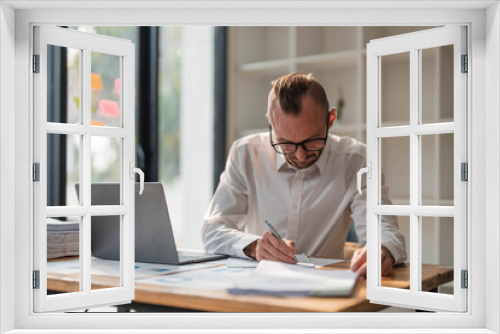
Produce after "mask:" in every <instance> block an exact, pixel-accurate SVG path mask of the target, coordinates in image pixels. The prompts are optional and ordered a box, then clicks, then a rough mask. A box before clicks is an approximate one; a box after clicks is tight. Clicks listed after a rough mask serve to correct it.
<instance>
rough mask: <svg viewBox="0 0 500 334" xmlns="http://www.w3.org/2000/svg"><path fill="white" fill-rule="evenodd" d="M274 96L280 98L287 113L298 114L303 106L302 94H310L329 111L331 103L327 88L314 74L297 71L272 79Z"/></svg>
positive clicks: (320, 105)
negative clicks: (327, 95)
mask: <svg viewBox="0 0 500 334" xmlns="http://www.w3.org/2000/svg"><path fill="white" fill-rule="evenodd" d="M271 84H272V86H273V88H272V92H273V94H274V98H276V97H277V98H278V101H279V104H280V107H281V109H282V110H283V112H284V113H286V114H294V115H297V114H299V113H300V111H301V108H302V103H301V101H302V96H304V95H305V94H308V95H309V96H310V97H311V98H312V99H313V100H314V102H316V104H317V105H318V106H319V107H320V108H321V109H323V110H324V111H325V113H328V112H329V111H330V110H329V108H330V105H329V103H328V98H327V97H326V93H325V89H324V88H323V86H321V84H320V83H319V82H318V81H316V79H314V78H313V76H312V74H304V73H300V72H295V73H291V74H287V75H283V76H281V77H279V78H277V79H275V80H273V81H272V83H271Z"/></svg>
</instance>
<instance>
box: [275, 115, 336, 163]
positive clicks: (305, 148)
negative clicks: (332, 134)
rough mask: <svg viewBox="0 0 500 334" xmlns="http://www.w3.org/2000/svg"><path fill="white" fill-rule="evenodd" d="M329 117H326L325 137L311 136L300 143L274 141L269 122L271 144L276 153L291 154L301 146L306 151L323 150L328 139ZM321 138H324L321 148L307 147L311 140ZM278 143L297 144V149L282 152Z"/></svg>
mask: <svg viewBox="0 0 500 334" xmlns="http://www.w3.org/2000/svg"><path fill="white" fill-rule="evenodd" d="M328 118H329V117H327V118H326V134H325V137H323V138H321V137H320V138H309V139H306V140H304V141H302V142H300V143H291V142H282V143H274V142H273V135H272V131H273V128H272V127H271V124H269V141H270V143H271V146H272V147H273V149H274V150H275V151H276V153H279V154H281V155H291V154H294V153H295V152H297V150H298V149H299V146H302V148H303V149H304V150H305V151H309V152H315V151H319V150H322V149H323V148H325V146H326V140H327V139H328ZM319 139H321V140H323V145H322V146H321V147H320V148H318V149H314V150H309V149H307V147H306V144H307V143H308V142H311V141H313V140H319ZM278 145H295V150H294V151H293V152H287V153H285V152H281V151H279V150H278V148H277V146H278Z"/></svg>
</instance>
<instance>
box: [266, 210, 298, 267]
mask: <svg viewBox="0 0 500 334" xmlns="http://www.w3.org/2000/svg"><path fill="white" fill-rule="evenodd" d="M264 223H266V225H267V227H269V229H270V230H271V232H272V233H273V235H274V236H275V237H276V238H278V240H279V241H281V243H282V244H283V245H285V246H287V247H288V245H287V244H286V243H285V241H284V240H283V238H282V237H281V236H280V234H279V233H278V231H277V230H276V229H275V228H274V226H273V225H271V223H270V222H268V221H267V219H264ZM293 260H294V261H295V262H299V260H297V257H296V256H294V257H293Z"/></svg>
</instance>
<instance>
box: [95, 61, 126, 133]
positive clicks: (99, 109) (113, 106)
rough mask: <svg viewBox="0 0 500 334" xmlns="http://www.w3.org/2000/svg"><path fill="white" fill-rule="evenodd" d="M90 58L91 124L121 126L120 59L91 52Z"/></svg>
mask: <svg viewBox="0 0 500 334" xmlns="http://www.w3.org/2000/svg"><path fill="white" fill-rule="evenodd" d="M91 58H92V69H91V78H90V81H91V82H90V85H91V92H92V98H91V99H92V101H91V113H92V116H91V122H92V123H91V124H92V125H93V126H114V127H119V126H120V124H121V123H120V115H121V105H120V84H121V76H120V67H121V60H120V57H118V56H112V55H107V54H103V53H97V52H92V55H91Z"/></svg>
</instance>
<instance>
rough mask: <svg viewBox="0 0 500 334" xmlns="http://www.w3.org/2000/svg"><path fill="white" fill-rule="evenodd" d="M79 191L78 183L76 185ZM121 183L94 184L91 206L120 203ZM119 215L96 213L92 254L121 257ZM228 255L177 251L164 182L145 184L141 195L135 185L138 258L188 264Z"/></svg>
mask: <svg viewBox="0 0 500 334" xmlns="http://www.w3.org/2000/svg"><path fill="white" fill-rule="evenodd" d="M76 191H77V194H78V193H79V191H78V184H77V185H76ZM119 199H120V185H119V184H118V183H93V184H92V201H91V202H92V205H118V204H119V203H120V202H119ZM119 219H120V218H119V216H93V217H92V227H91V248H92V255H93V256H96V257H100V258H103V259H112V260H118V259H119V258H120V239H119V238H120V220H119ZM226 257H227V256H225V255H217V254H215V255H214V254H206V253H202V252H186V251H178V250H177V248H176V245H175V240H174V234H173V231H172V225H171V224H170V216H169V213H168V207H167V200H166V198H165V192H164V191H163V185H162V184H161V183H158V182H146V183H144V191H143V193H142V195H139V183H136V185H135V261H137V262H151V263H165V264H175V265H180V264H188V263H196V262H206V261H213V260H218V259H223V258H226Z"/></svg>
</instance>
